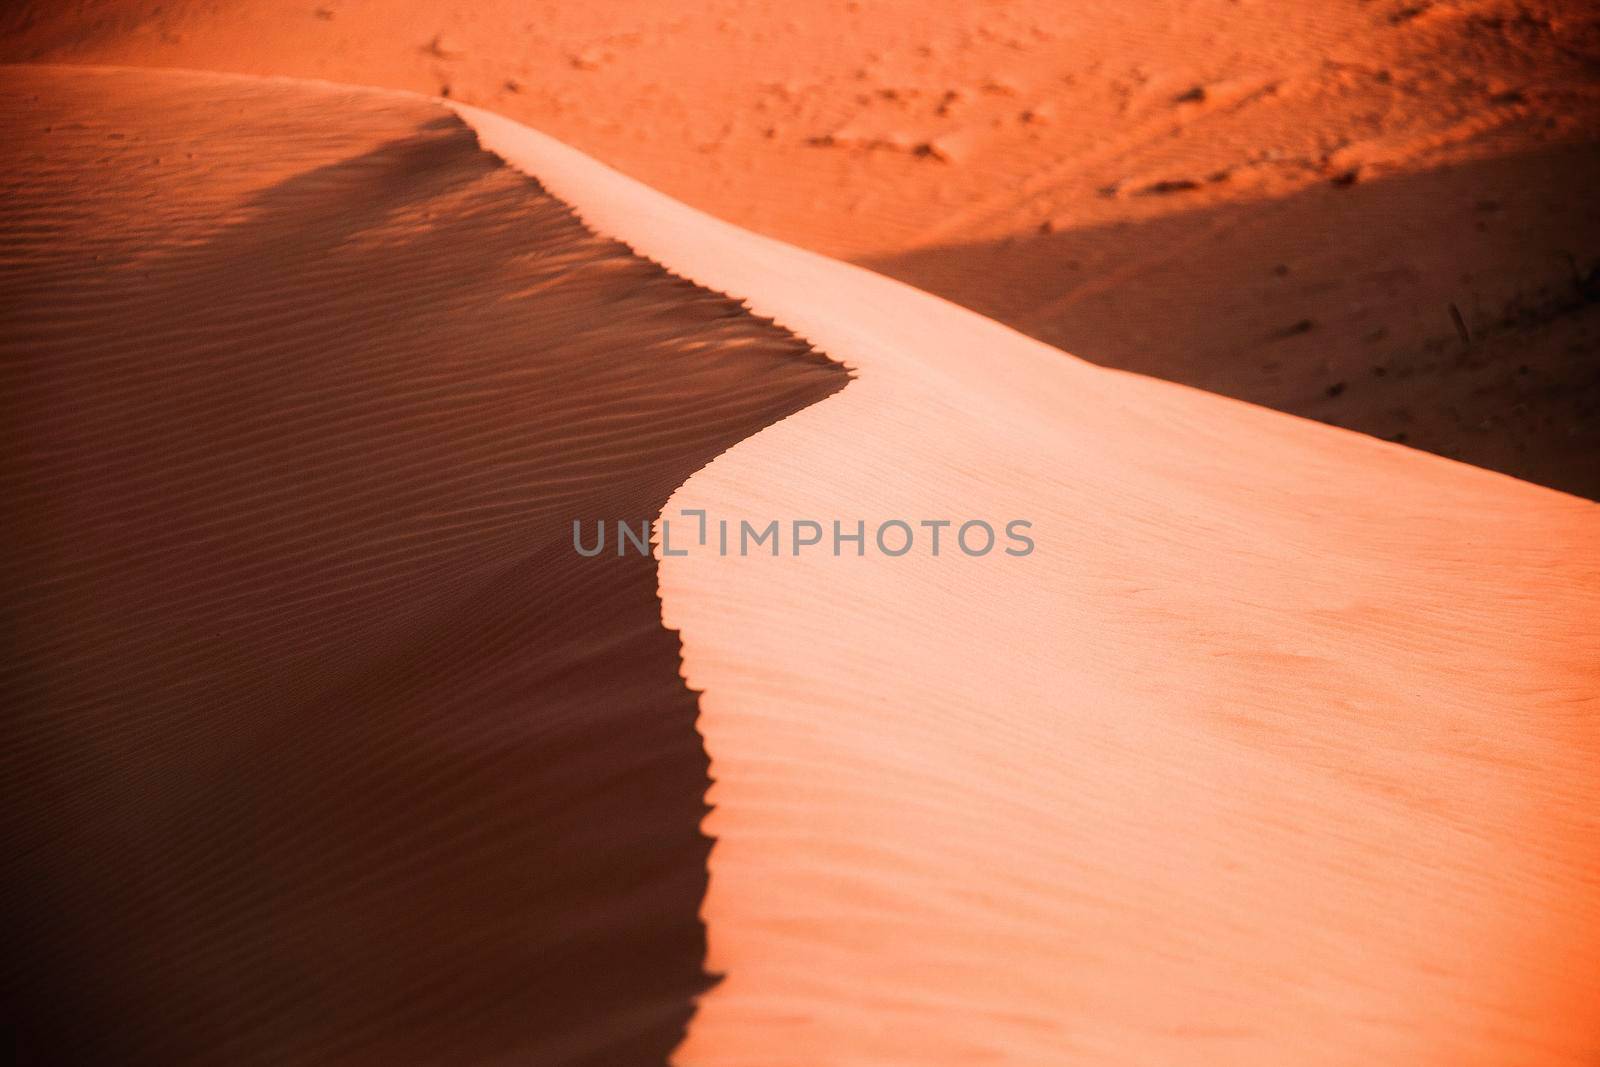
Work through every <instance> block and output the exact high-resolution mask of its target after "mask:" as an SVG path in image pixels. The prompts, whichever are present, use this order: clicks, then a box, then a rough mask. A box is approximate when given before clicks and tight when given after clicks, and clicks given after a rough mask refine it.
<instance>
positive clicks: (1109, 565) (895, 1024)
mask: <svg viewBox="0 0 1600 1067" xmlns="http://www.w3.org/2000/svg"><path fill="white" fill-rule="evenodd" d="M460 110H461V112H462V113H463V114H464V115H466V116H467V117H468V119H469V120H470V121H471V123H472V124H473V125H474V127H475V128H477V129H478V130H479V132H480V134H482V136H483V138H484V143H485V144H486V146H488V147H490V148H492V149H494V150H495V151H496V152H498V153H500V154H501V155H503V156H504V157H505V158H507V159H509V160H511V161H512V162H514V163H515V164H516V165H517V166H519V167H521V168H522V169H524V170H526V171H527V172H529V173H533V174H536V175H538V177H539V178H540V180H541V181H543V182H545V183H546V184H547V186H548V187H549V188H550V189H551V190H552V191H553V192H554V193H555V194H556V195H558V196H561V197H563V198H564V199H567V200H568V201H569V202H570V203H572V204H573V205H574V207H575V208H576V209H577V210H578V212H579V214H580V216H581V217H583V218H584V219H585V220H586V221H587V222H588V223H589V224H590V225H592V226H594V227H596V228H597V229H599V230H600V231H601V232H606V233H612V234H616V235H619V236H621V237H623V238H624V239H625V240H627V241H628V242H629V244H630V245H631V246H632V247H634V248H635V249H636V250H638V251H640V252H642V253H643V254H645V255H647V256H649V257H651V258H654V259H656V260H657V261H659V262H662V263H664V264H667V265H668V266H669V267H670V268H671V269H672V270H674V271H677V272H679V273H682V274H684V275H685V276H687V277H690V278H693V279H695V280H696V281H698V282H700V283H702V284H705V285H707V286H710V287H712V288H715V289H718V290H720V291H724V292H727V293H730V294H731V295H734V296H736V297H740V298H743V299H746V300H748V301H749V302H750V304H751V306H752V307H753V308H754V310H755V311H756V312H757V313H758V314H763V315H770V316H772V317H773V318H774V319H775V320H776V321H777V322H778V323H779V324H780V325H783V326H786V327H788V328H790V329H792V330H794V331H795V332H796V333H797V334H799V335H800V336H802V337H804V338H806V339H807V340H808V341H810V342H811V343H813V344H815V345H816V346H817V347H818V348H820V349H821V350H823V351H825V352H827V353H828V354H829V355H830V356H832V357H834V358H836V359H839V360H842V361H844V362H845V363H846V364H848V365H850V366H851V367H853V368H854V369H855V370H856V371H857V373H858V375H859V377H858V379H857V380H856V381H853V382H852V383H851V384H850V385H849V387H848V388H846V389H845V390H844V391H842V392H841V393H840V394H839V395H837V396H834V397H831V398H829V399H828V400H826V401H825V402H823V403H821V404H818V405H815V406H813V407H810V408H808V409H806V410H805V411H802V412H800V413H798V414H796V415H795V416H793V417H792V418H790V419H787V420H785V421H783V422H782V423H779V424H777V425H775V426H773V427H771V428H769V429H767V430H765V431H763V432H762V433H760V434H758V435H756V436H755V437H753V438H751V439H750V440H747V441H745V442H743V443H741V444H740V445H739V446H738V447H736V448H734V449H732V450H730V451H729V452H727V453H725V454H724V455H722V456H719V457H718V458H717V459H715V460H714V461H712V462H711V463H710V464H709V465H708V466H707V467H706V468H704V469H703V470H701V471H699V472H697V473H696V474H694V475H693V476H692V477H691V478H690V479H689V480H688V481H687V482H686V483H685V484H684V486H683V487H682V488H680V489H679V490H678V491H677V492H676V493H675V494H674V495H673V497H672V500H671V501H670V503H669V505H668V508H667V511H666V513H665V517H666V518H667V519H668V520H669V521H674V522H675V525H674V534H675V535H676V536H679V537H681V534H678V531H679V530H682V529H693V527H692V526H691V525H690V523H691V522H692V521H693V520H692V519H682V518H677V516H678V515H679V513H680V511H682V510H684V509H703V510H705V511H706V512H708V514H709V517H710V518H711V520H712V521H713V522H715V521H719V520H726V521H728V522H729V523H730V524H731V526H732V528H733V529H735V530H737V529H739V523H740V522H741V521H743V520H749V521H750V522H751V523H752V525H753V526H754V527H756V528H757V529H760V528H762V527H764V526H765V525H766V523H768V522H769V521H770V520H772V519H778V520H781V521H782V522H783V523H785V524H786V525H787V524H788V523H789V522H790V521H791V520H794V519H813V520H821V521H822V522H824V523H829V522H831V521H832V520H835V519H837V520H842V521H843V522H844V524H845V526H846V528H847V530H853V529H854V524H855V522H856V520H858V519H859V520H865V522H866V524H867V530H868V534H867V544H866V546H865V552H866V554H865V555H864V556H860V557H858V556H857V555H856V554H855V553H856V552H857V548H856V547H855V546H854V545H853V544H848V543H847V544H845V545H844V546H843V547H842V555H840V556H838V557H835V556H834V555H833V554H832V551H831V549H832V545H831V544H827V543H825V544H824V546H823V547H822V548H820V549H818V548H809V549H803V550H802V552H801V554H800V555H798V556H795V555H793V554H792V544H791V542H790V541H789V540H787V539H786V540H785V541H784V542H783V543H782V544H781V546H780V553H781V554H780V555H779V556H777V557H773V556H770V555H768V554H767V550H766V549H765V548H760V549H757V550H756V551H754V552H753V553H752V554H751V555H750V556H748V557H744V558H741V557H740V556H739V555H738V554H737V551H735V553H734V554H731V555H729V556H726V557H724V556H720V555H719V554H717V553H716V552H714V551H706V550H704V549H702V550H700V551H690V552H689V554H688V555H686V556H672V557H665V556H664V557H663V559H662V602H663V610H664V613H665V618H666V621H667V623H668V625H670V626H672V627H675V628H679V629H681V632H682V637H683V643H684V662H685V668H686V672H687V677H688V679H689V682H690V684H691V685H692V686H694V687H696V688H698V689H703V690H704V693H703V695H702V697H701V706H702V716H701V720H700V721H701V729H702V732H703V733H704V735H705V738H706V746H707V750H708V752H709V753H710V756H711V761H712V777H713V779H714V782H715V784H714V785H713V787H712V790H711V792H710V799H711V801H712V803H713V805H714V809H713V811H712V813H711V815H710V817H709V819H708V821H707V824H706V825H707V830H708V832H709V833H710V834H711V835H712V836H713V837H714V838H715V841H716V843H715V845H714V847H713V849H712V853H711V880H710V887H709V891H708V895H707V898H706V908H705V912H704V914H705V918H706V922H707V929H708V934H709V943H710V957H709V965H710V967H711V969H712V970H714V971H717V972H722V973H725V974H726V976H727V977H726V979H725V980H724V981H723V982H722V983H720V984H719V985H717V986H716V987H715V988H714V989H712V990H710V991H709V992H708V993H707V994H706V995H705V996H704V997H703V998H702V999H701V1002H700V1008H699V1011H698V1012H697V1013H696V1015H695V1017H694V1019H693V1021H692V1023H691V1025H690V1028H689V1034H688V1038H687V1040H686V1042H685V1044H684V1045H683V1046H682V1047H681V1048H680V1049H679V1050H678V1053H677V1062H680V1063H684V1064H728V1065H734V1064H750V1063H762V1064H792V1065H795V1067H800V1065H811V1064H819V1063H840V1064H843V1063H849V1064H868V1063H873V1064H889V1063H918V1064H927V1063H962V1064H965V1063H985V1062H1004V1063H1030V1064H1059V1063H1063V1062H1070V1063H1092V1064H1105V1063H1127V1064H1152V1063H1172V1064H1191V1063H1196V1062H1215V1063H1231V1064H1239V1063H1251V1064H1278V1065H1281V1064H1285V1063H1299V1064H1306V1063H1326V1064H1350V1063H1419V1064H1420V1063H1429V1064H1441V1065H1442V1064H1452V1065H1459V1064H1473V1063H1481V1064H1490V1063H1494V1064H1502V1063H1503V1064H1509V1063H1534V1062H1555V1063H1570V1064H1579V1063H1588V1062H1592V1061H1593V1060H1594V1058H1595V1056H1596V1055H1597V1054H1600V1000H1597V999H1596V997H1595V996H1594V991H1595V989H1596V988H1600V877H1597V876H1600V778H1597V777H1596V775H1595V773H1594V769H1595V767H1596V765H1597V763H1596V761H1597V759H1600V700H1597V694H1600V641H1597V638H1596V633H1595V628H1594V620H1595V619H1596V618H1600V508H1597V507H1596V506H1595V505H1593V504H1591V503H1587V502H1585V501H1581V500H1578V499H1575V498H1573V497H1568V496H1564V495H1562V494H1559V493H1556V492H1552V491H1550V490H1546V489H1541V488H1537V487H1534V486H1531V485H1527V484H1524V483H1520V482H1516V481H1513V480H1512V479H1509V478H1506V477H1503V476H1500V475H1494V474H1489V473H1486V472H1483V471H1480V470H1476V469H1473V468H1469V467H1466V466H1462V465H1459V464H1456V463H1452V462H1450V461H1447V460H1442V459H1438V458H1436V457H1432V456H1427V455H1422V454H1419V453H1415V452H1410V451H1408V450H1406V449H1403V448H1400V447H1397V446H1394V445H1389V444H1385V443H1382V442H1378V441H1375V440H1372V439H1370V438H1366V437H1363V436H1359V435H1356V434H1353V433H1348V432H1344V431H1339V430H1334V429H1330V428H1327V427H1323V426H1319V425H1316V424H1313V423H1309V422H1304V421H1301V420H1298V419H1295V418H1291V417H1288V416H1283V415H1278V414H1274V413H1271V412H1267V411H1264V410H1261V409H1256V408H1251V407H1248V406H1245V405H1243V404H1239V403H1237V402H1233V401H1229V400H1224V399H1220V398H1217V397H1214V396H1209V395H1206V394H1202V393H1198V392H1194V391H1191V390H1188V389H1184V388H1182V387H1178V386H1173V385H1168V384H1165V383H1161V382H1157V381H1153V380H1148V379H1141V378H1137V377H1133V376H1129V375H1125V374H1122V373H1118V372H1112V371H1106V370H1101V369H1098V368H1095V367H1092V366H1090V365H1088V364H1085V363H1082V362H1080V361H1077V360H1074V359H1072V358H1070V357H1066V356H1064V355H1062V354H1061V353H1060V352H1058V351H1055V350H1053V349H1049V348H1046V347H1045V346H1043V345H1041V344H1039V343H1037V342H1035V341H1032V340H1030V339H1028V338H1026V337H1024V336H1021V335H1019V334H1017V333H1014V332H1012V331H1010V330H1008V329H1006V328H1004V327H1002V326H999V325H997V324H995V323H993V322H991V321H988V320H985V319H983V318H981V317H979V316H976V315H974V314H972V313H970V312H966V311H963V310H961V309H959V308H956V307H954V306H953V305H950V304H947V303H944V302H943V301H940V300H938V299H936V298H933V297H931V296H928V295H926V294H923V293H919V292H917V291H915V290H912V289H910V288H907V287H905V286H903V285H900V284H898V283H895V282H891V281H889V280H886V279H884V278H881V277H877V276H874V275H871V274H868V273H865V272H863V271H860V270H857V269H855V268H851V267H848V266H844V265H842V264H839V263H836V262H832V261H828V260H825V259H822V258H819V257H817V256H814V255H812V254H809V253H805V252H801V251H799V250H796V249H794V248H791V247H788V246H784V245H780V244H777V243H775V242H772V241H769V240H766V239H763V238H759V237H755V236H753V235H751V234H748V233H745V232H742V231H739V230H736V229H734V228H732V227H729V226H727V225H725V224H722V223H719V222H716V221H715V220H713V219H710V218H708V217H706V216H704V215H700V214H698V213H696V212H693V211H691V210H689V209H687V208H685V207H683V206H682V205H679V204H675V203H673V202H671V201H669V200H667V199H666V198H664V197H662V196H660V195H659V194H656V193H654V192H652V191H650V190H648V189H646V188H644V187H643V186H640V185H637V184H635V183H633V182H631V181H629V180H628V179H626V178H623V177H621V176H619V175H617V174H615V173H612V172H609V171H607V170H605V169H604V168H603V167H600V166H599V165H597V164H595V163H594V162H593V161H591V160H589V159H587V158H585V157H583V156H581V155H579V154H578V153H576V152H574V151H572V150H571V149H568V148H565V147H564V146H562V145H560V144H558V143H556V142H554V141H552V140H550V139H548V138H545V137H542V136H541V135H539V134H536V133H533V132H532V131H529V130H526V129H524V128H521V127H519V126H517V125H515V124H514V123H510V122H507V121H505V120H502V119H497V118H496V117H494V116H492V115H489V114H487V113H483V112H476V111H473V110H472V109H469V108H461V109H460ZM890 519H899V520H902V521H905V522H907V523H909V524H911V525H912V526H913V527H918V524H919V523H920V522H922V521H923V520H954V521H955V522H956V523H961V522H962V521H964V520H970V519H983V520H987V521H989V522H991V523H993V524H995V525H996V526H999V525H1000V524H1002V523H1004V522H1007V521H1009V520H1011V519H1025V520H1029V521H1031V522H1032V523H1033V526H1032V530H1031V534H1032V537H1033V539H1034V541H1035V542H1036V545H1037V547H1036V549H1035V551H1034V552H1033V553H1032V554H1031V555H1028V556H1024V557H1014V556H1007V555H1004V554H1002V552H1001V551H1000V550H999V549H996V550H995V551H992V552H991V553H989V554H987V555H984V556H981V557H968V556H965V555H963V554H961V553H960V552H959V551H958V550H956V549H955V548H954V547H953V546H952V539H951V534H952V533H953V532H954V530H953V529H950V530H946V531H945V541H944V544H943V547H942V551H941V554H940V555H939V556H938V557H937V558H935V557H934V556H933V555H932V553H931V544H930V538H929V536H928V531H927V530H926V529H921V528H918V529H917V536H918V540H917V543H916V545H915V547H914V548H913V550H912V551H911V552H910V553H909V554H907V555H905V556H902V557H898V558H891V557H888V556H886V555H885V554H884V552H883V551H882V550H881V549H879V548H878V547H877V546H876V545H875V544H874V543H873V542H874V538H873V534H872V531H873V530H874V528H875V527H877V526H878V525H879V524H880V523H882V522H884V521H886V520H890ZM784 536H785V538H788V534H785V535H784ZM902 539H903V538H902V535H901V534H899V533H897V532H894V531H891V532H890V533H889V535H888V543H889V545H890V546H891V547H893V548H898V547H899V544H900V542H901V540H902ZM830 540H831V538H830ZM976 540H977V541H978V543H981V537H979V538H977V539H976ZM679 543H680V545H681V544H682V541H681V540H680V541H679Z"/></svg>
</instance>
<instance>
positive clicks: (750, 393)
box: [0, 68, 845, 1064]
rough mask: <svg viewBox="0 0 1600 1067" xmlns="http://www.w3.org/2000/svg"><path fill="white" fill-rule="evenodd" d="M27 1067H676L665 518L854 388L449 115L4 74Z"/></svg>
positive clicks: (678, 924) (686, 905) (696, 749)
mask: <svg viewBox="0 0 1600 1067" xmlns="http://www.w3.org/2000/svg"><path fill="white" fill-rule="evenodd" d="M0 107H3V123H4V128H5V137H6V139H7V142H8V143H10V144H13V145H23V146H27V150H26V151H23V152H19V153H18V154H16V155H15V156H14V157H13V158H12V159H11V160H10V161H9V162H8V164H7V167H6V171H7V174H6V194H5V208H4V218H5V222H4V226H5V230H4V236H3V238H0V240H3V243H4V247H5V250H6V252H5V261H4V286H5V290H6V293H7V297H8V307H7V311H6V315H5V326H4V331H3V343H4V348H5V351H6V360H5V372H4V373H5V389H6V395H7V396H8V398H10V400H9V402H8V409H9V410H10V411H11V413H12V421H11V437H10V439H9V440H10V446H9V447H8V448H7V455H6V462H5V479H4V484H5V490H6V496H7V499H8V500H9V501H10V502H11V505H12V507H13V509H14V512H15V514H16V515H17V516H18V517H19V519H20V520H21V521H20V524H19V525H16V526H13V527H12V528H11V530H10V533H9V536H8V538H7V551H6V553H5V566H6V582H7V588H8V590H9V591H10V595H11V598H12V604H11V609H10V610H11V612H12V616H11V617H12V619H13V620H14V624H13V627H14V633H13V637H12V640H13V644H12V648H11V653H10V654H9V655H8V656H7V675H8V678H7V689H8V691H9V692H11V693H12V694H13V695H14V705H13V709H14V710H13V715H14V717H13V718H9V719H8V721H9V722H10V724H11V727H10V730H9V731H8V734H9V737H8V741H7V745H6V757H5V763H6V780H7V783H8V792H9V799H8V803H7V805H6V813H5V837H4V840H5V842H6V846H7V848H6V851H7V858H6V882H7V886H8V890H7V893H8V900H9V901H10V902H11V904H10V906H9V908H8V910H9V911H10V912H11V914H12V917H13V928H12V933H13V937H14V942H13V948H12V951H11V952H9V953H8V954H7V970H8V972H9V975H8V977H9V978H11V979H13V980H14V982H15V986H13V988H20V989H21V990H23V993H22V995H21V999H20V1003H19V1006H18V1010H19V1020H20V1023H21V1033H20V1046H21V1048H22V1050H23V1052H24V1054H25V1058H26V1059H27V1060H28V1061H29V1062H119V1063H161V1064H172V1063H216V1062H224V1061H225V1062H230V1063H245V1062H249V1063H286V1062H302V1063H313V1062H315V1063H326V1062H363V1063H367V1062H370V1063H377V1062H390V1063H393V1062H416V1063H420V1062H436V1063H445V1062H449V1063H465V1062H508V1061H511V1060H515V1061H517V1062H533V1063H605V1064H612V1063H619V1062H650V1061H655V1062H660V1061H661V1060H662V1059H663V1058H664V1057H665V1055H666V1054H667V1052H668V1051H669V1050H670V1049H671V1048H672V1047H673V1045H674V1044H676V1043H677V1042H678V1041H679V1040H680V1038H681V1036H682V1029H683V1026H684V1025H685V1023H686V1021H687V1019H688V1016H689V1012H690V1007H691V998H692V997H693V996H694V995H695V994H696V993H698V992H699V991H701V990H702V989H704V988H705V987H706V986H707V985H708V984H709V982H710V980H711V979H710V976H709V975H708V974H707V972H706V971H705V970H704V967H703V958H704V933H703V928H702V925H701V922H700V920H699V917H698V908H699V905H700V899H701V895H702V892H703V889H704V884H705V876H706V875H705V856H706V849H707V847H708V845H709V840H708V839H707V838H706V837H705V836H704V835H703V834H702V833H701V831H700V828H699V823H700V819H701V817H702V815H703V814H704V812H705V806H704V801H703V794H704V791H705V787H706V760H705V755H704V753H703V751H702V748H701V744H700V739H699V736H698V734H697V733H696V731H695V726H694V720H695V715H696V705H695V699H694V696H693V694H692V693H691V692H689V691H688V690H687V689H686V688H685V687H684V685H683V682H682V680H681V679H680V677H679V673H678V669H679V661H678V645H677V641H676V639H675V638H674V635H672V634H671V633H669V632H667V631H666V630H664V629H663V628H662V626H661V623H660V608H659V604H658V602H657V599H656V589H655V586H656V578H655V567H654V564H653V562H652V561H651V560H650V559H649V558H648V557H635V556H629V557H624V558H615V557H604V558H596V559H592V560H586V559H582V558H579V557H577V556H575V555H574V553H573V552H572V550H571V547H570V523H571V522H572V520H573V519H575V518H584V519H588V518H590V517H591V516H593V517H597V518H598V517H604V518H607V519H610V518H613V517H623V518H642V519H646V520H648V519H649V518H650V517H651V516H653V515H654V514H655V513H656V511H658V510H659V509H660V507H661V505H662V504H663V502H664V501H665V500H666V498H667V495H668V494H669V493H670V492H671V491H672V490H673V489H674V488H675V487H676V486H677V485H678V484H680V483H681V482H682V481H683V480H684V478H686V477H687V476H688V474H689V473H690V472H692V471H693V470H695V469H696V468H698V467H699V466H701V465H703V464H704V463H705V462H706V461H707V460H709V459H710V458H711V457H712V456H713V455H715V454H716V453H717V452H719V451H721V450H723V449H725V448H727V447H728V446H729V445H731V444H733V443H734V442H736V441H737V440H739V439H740V438H742V437H744V436H746V435H748V434H749V433H751V432H754V431H755V430H756V429H759V428H760V427H762V426H764V425H766V424H768V423H770V422H772V421H773V420H775V419H777V418H780V417H782V416H783V415H785V414H788V413H789V412H791V411H793V410H795V409H796V408H798V407H801V406H804V405H805V404H808V403H811V402H813V401H815V400H817V399H820V398H821V397H823V396H826V395H827V394H829V393H830V392H832V391H834V390H836V389H837V388H839V387H840V386H841V385H842V384H843V383H844V380H845V379H844V374H843V371H842V370H840V369H839V368H837V367H836V366H834V365H832V364H830V363H828V362H827V361H826V360H824V359H823V358H821V357H819V356H816V355H815V354H812V353H809V352H808V351H807V349H806V347H805V345H803V344H802V343H800V342H798V341H796V340H795V339H794V338H792V337H790V336H788V335H787V334H784V333H783V332H782V331H779V330H777V329H774V328H772V327H770V326H768V325H766V324H764V323H762V322H759V321H757V320H755V319H754V318H752V317H751V316H750V315H749V314H747V313H745V312H743V311H742V310H741V309H740V308H738V307H737V306H736V305H735V304H734V303H733V302H731V301H729V300H728V299H726V298H724V297H720V296H717V295H715V294H712V293H708V292H706V291H705V290H701V289H697V288H695V287H694V286H692V285H690V284H688V283H685V282H682V281H680V280H677V279H674V278H672V277H669V276H668V275H666V274H665V273H664V272H662V271H661V270H660V269H658V268H656V267H654V266H652V265H650V264H647V263H644V262H642V261H641V260H639V259H638V258H636V257H634V256H631V255H630V254H629V253H628V252H627V251H626V250H625V249H624V248H622V247H621V246H620V245H618V244H616V243H614V242H612V241H609V240H605V239H602V238H597V237H595V236H593V235H592V234H591V233H590V232H589V231H587V230H585V229H584V228H583V227H582V226H581V225H580V224H579V223H578V222H576V221H575V220H574V219H573V217H572V216H571V214H570V213H569V212H568V210H567V209H566V208H565V206H564V205H562V204H561V203H560V202H558V201H556V200H554V199H552V198H551V197H550V196H549V195H548V194H547V193H545V192H544V191H543V190H541V189H540V188H539V187H538V186H537V185H535V184H534V183H532V182H530V181H529V180H527V179H526V178H524V177H522V176H521V175H518V174H516V173H515V172H513V171H511V170H510V169H508V168H507V167H505V166H503V165H502V164H501V163H500V162H499V161H498V160H496V159H495V158H494V157H492V156H489V155H487V154H486V153H484V152H483V151H481V150H480V149H479V148H478V146H477V144H476V142H475V140H474V137H473V134H472V133H471V131H470V130H468V129H467V128H466V127H465V126H464V125H463V124H462V123H461V122H460V120H458V119H457V118H456V117H455V116H453V115H452V114H450V113H449V112H448V111H446V110H444V109H443V108H441V107H439V106H437V105H435V104H431V103H428V102H426V101H422V100H417V99H408V98H402V97H397V96H388V95H382V94H373V93H363V92H357V91H351V90H343V89H336V88H331V87H314V86H306V85H299V84H293V83H280V82H259V81H253V80H237V79H226V78H216V77H211V76H202V75H190V76H178V75H157V76H151V75H147V74H142V73H135V72H88V73H85V72H67V71H58V70H36V69H26V68H20V69H19V68H11V69H8V70H6V71H5V73H4V90H3V104H0Z"/></svg>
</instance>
